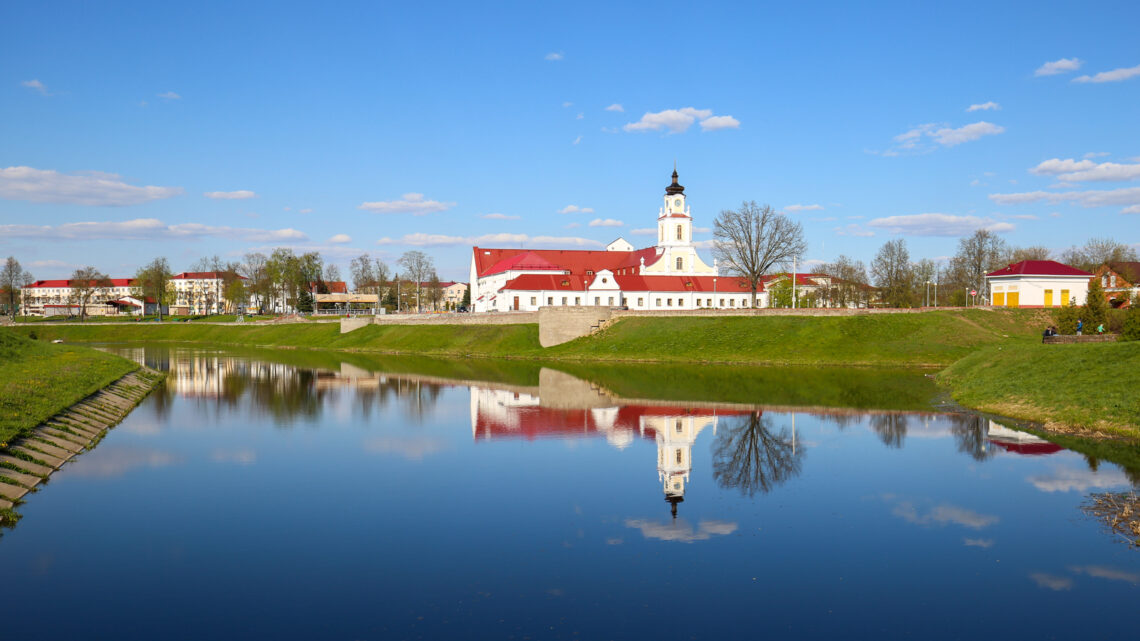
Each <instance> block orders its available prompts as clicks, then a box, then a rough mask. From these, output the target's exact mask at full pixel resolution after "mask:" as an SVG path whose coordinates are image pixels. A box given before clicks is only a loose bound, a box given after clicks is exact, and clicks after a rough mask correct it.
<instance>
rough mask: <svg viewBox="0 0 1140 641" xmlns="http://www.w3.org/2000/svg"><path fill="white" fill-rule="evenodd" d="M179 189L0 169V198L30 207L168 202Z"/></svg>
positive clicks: (98, 176) (111, 177) (91, 174)
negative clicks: (18, 201)
mask: <svg viewBox="0 0 1140 641" xmlns="http://www.w3.org/2000/svg"><path fill="white" fill-rule="evenodd" d="M181 193H182V188H181V187H155V186H146V187H137V186H135V185H128V184H127V183H125V182H123V181H122V180H119V176H118V175H117V174H107V173H102V172H95V171H86V172H77V173H74V174H61V173H59V172H58V171H55V170H54V169H34V168H32V167H8V168H6V169H0V198H6V199H8V200H27V201H31V202H34V203H66V204H71V205H92V206H109V207H110V206H126V205H138V204H140V203H145V202H149V201H151V200H159V199H162V198H171V197H173V196H177V195H179V194H181Z"/></svg>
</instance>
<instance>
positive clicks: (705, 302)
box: [530, 296, 748, 308]
mask: <svg viewBox="0 0 1140 641" xmlns="http://www.w3.org/2000/svg"><path fill="white" fill-rule="evenodd" d="M569 300H570V297H569V296H563V297H562V302H561V305H569V304H570V302H569ZM587 300H589V299H588V298H587ZM620 300H621V303H620V304H622V305H628V304H629V300H628V299H627V298H625V297H624V296H623V297H622V298H621V299H620ZM654 300H655V307H674V304H673V301H674V300H676V307H684V306H685V299H683V298H677V299H673V298H657V299H654ZM662 301H664V304H662ZM726 301H727V304H726ZM573 304H574V305H581V304H582V297H581V296H575V297H574V303H573ZM601 304H602V297H601V296H595V297H594V305H596V306H597V305H601ZM614 304H615V303H614V297H613V296H608V297H607V298H606V305H608V306H609V307H613V306H614ZM695 304H696V306H697V307H712V306H713V299H711V298H704V299H701V298H697V299H695ZM530 305H531V307H534V306H536V305H538V297H537V296H531V297H530ZM546 305H547V306H548V307H552V306H554V297H553V296H547V297H546ZM636 306H637V307H645V299H644V298H638V299H637V305H636ZM740 306H741V307H748V299H747V298H744V299H741V301H740ZM717 307H730V308H731V307H736V299H735V298H721V299H720V301H719V304H718V305H717Z"/></svg>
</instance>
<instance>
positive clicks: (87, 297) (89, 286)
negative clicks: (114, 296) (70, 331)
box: [67, 265, 111, 321]
mask: <svg viewBox="0 0 1140 641" xmlns="http://www.w3.org/2000/svg"><path fill="white" fill-rule="evenodd" d="M67 285H68V287H70V289H71V296H70V301H69V302H70V303H72V304H75V305H78V306H79V320H80V321H85V320H87V306H88V305H89V304H90V303H91V302H92V301H94V300H98V299H99V298H102V297H104V296H106V295H107V288H108V287H110V286H111V279H109V278H107V275H106V274H104V273H103V272H101V271H99V270H98V269H95V268H94V267H91V266H90V265H88V266H87V267H82V268H80V269H77V270H75V272H74V273H72V274H71V279H70V280H69V281H68V283H67Z"/></svg>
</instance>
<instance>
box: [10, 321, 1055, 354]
mask: <svg viewBox="0 0 1140 641" xmlns="http://www.w3.org/2000/svg"><path fill="white" fill-rule="evenodd" d="M1041 323H1042V321H1041V320H1040V318H1039V314H1038V313H1037V312H1036V311H1034V310H992V311H991V310H953V311H931V312H926V313H920V314H878V315H862V316H830V317H815V316H758V317H742V316H724V317H642V318H623V319H620V320H618V321H616V322H614V323H613V324H612V325H610V326H608V327H607V328H605V329H604V330H602V331H600V332H597V333H595V334H593V335H590V336H586V337H583V338H580V339H577V340H573V341H570V342H568V343H564V344H562V345H557V346H555V347H550V348H545V349H544V348H542V347H541V346H540V345H539V342H538V326H537V325H534V324H520V325H368V326H365V327H362V328H360V329H357V330H355V331H353V332H350V333H347V334H341V333H340V330H339V328H338V327H337V326H336V325H333V324H327V323H319V324H318V323H295V324H289V325H275V326H260V327H257V326H254V327H243V326H235V325H206V324H196V325H190V324H184V323H182V324H170V325H165V324H163V325H159V324H140V325H137V326H131V325H125V326H124V325H104V326H99V325H90V326H83V325H66V326H53V327H44V326H40V327H37V328H36V330H35V331H37V332H38V333H39V335H40V337H41V338H46V339H55V338H60V339H63V340H65V341H67V342H179V343H202V344H214V345H242V346H246V347H254V346H257V347H297V348H318V349H336V350H348V351H362V352H376V353H385V354H415V355H427V356H446V357H468V356H486V357H496V358H526V359H531V358H542V359H547V360H581V361H610V362H642V361H655V362H678V363H733V364H741V365H835V366H851V365H857V366H893V367H898V366H907V367H915V366H917V367H945V366H947V365H949V364H950V363H953V362H954V361H956V360H958V359H959V358H962V357H963V356H966V355H967V354H969V353H971V352H973V351H975V350H977V349H978V348H981V347H984V346H987V345H992V344H997V343H1003V342H1007V341H1016V340H1023V341H1026V342H1029V341H1032V340H1036V336H1037V332H1038V327H1037V326H1038V325H1040V324H1041ZM14 331H19V332H23V333H25V334H26V333H27V332H29V331H31V330H29V329H28V328H26V327H17V328H14Z"/></svg>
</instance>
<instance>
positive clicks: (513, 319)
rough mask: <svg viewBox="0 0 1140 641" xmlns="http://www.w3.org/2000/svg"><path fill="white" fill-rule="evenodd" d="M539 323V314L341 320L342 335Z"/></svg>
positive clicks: (418, 315)
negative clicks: (368, 328)
mask: <svg viewBox="0 0 1140 641" xmlns="http://www.w3.org/2000/svg"><path fill="white" fill-rule="evenodd" d="M537 322H538V312H494V313H486V314H384V315H380V316H363V317H359V316H358V317H355V318H344V319H341V321H340V333H341V334H347V333H348V332H351V331H353V330H356V329H360V328H361V327H364V326H365V325H525V324H528V323H537Z"/></svg>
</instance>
